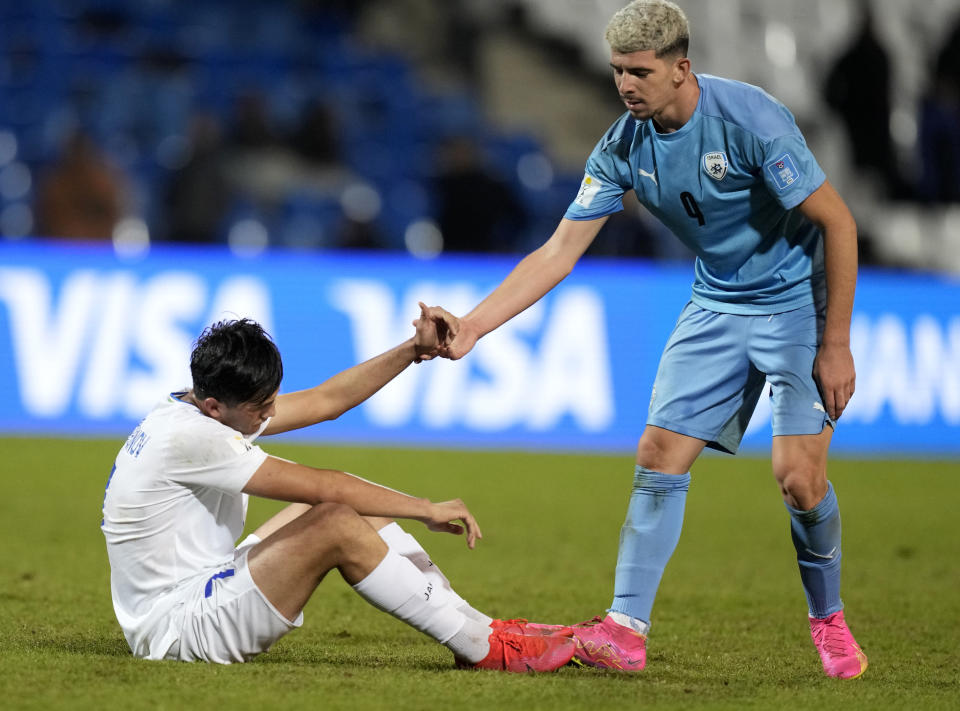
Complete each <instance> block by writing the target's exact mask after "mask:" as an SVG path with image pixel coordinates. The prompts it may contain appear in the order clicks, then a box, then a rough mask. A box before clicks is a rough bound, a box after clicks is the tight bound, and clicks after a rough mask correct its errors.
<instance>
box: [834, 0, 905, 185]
mask: <svg viewBox="0 0 960 711" xmlns="http://www.w3.org/2000/svg"><path fill="white" fill-rule="evenodd" d="M860 11H861V23H860V30H859V32H858V34H857V36H856V38H855V39H854V41H853V44H852V45H851V46H850V47H849V48H848V49H847V51H846V52H844V53H843V55H841V56H840V58H839V59H837V61H836V63H835V64H834V65H833V68H832V69H831V70H830V72H829V74H828V75H827V80H826V86H825V94H826V101H827V104H829V105H830V107H831V108H833V109H834V110H835V111H837V113H839V114H840V116H841V118H842V119H843V122H844V125H845V126H846V129H847V136H848V138H849V140H850V147H851V149H852V152H853V156H852V158H853V164H854V165H855V166H856V167H857V168H860V169H865V170H867V171H869V172H870V173H872V174H873V175H874V177H876V178H877V179H878V180H879V181H880V185H881V186H882V187H883V189H884V190H885V192H886V194H887V195H896V194H898V193H900V192H902V191H901V189H900V188H899V187H898V186H899V184H900V182H901V181H899V179H898V170H897V165H896V160H895V154H894V150H893V141H892V139H891V136H890V113H891V110H890V59H889V55H888V52H887V50H886V49H885V48H884V47H883V46H882V45H881V44H880V41H879V40H878V39H877V35H876V32H875V29H874V22H873V12H872V10H871V9H870V3H869V0H861V3H860Z"/></svg>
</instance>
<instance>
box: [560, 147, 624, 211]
mask: <svg viewBox="0 0 960 711" xmlns="http://www.w3.org/2000/svg"><path fill="white" fill-rule="evenodd" d="M605 143H606V142H605V141H601V142H600V143H598V144H597V146H596V148H594V149H593V153H591V154H590V157H589V158H588V159H587V168H586V172H585V173H584V175H583V181H582V182H581V183H580V190H578V191H577V196H576V197H575V198H574V200H573V202H572V203H570V207H568V208H567V212H566V214H564V217H566V218H567V219H568V220H594V219H597V218H598V217H605V216H606V215H612V214H613V213H615V212H620V211H621V210H622V209H623V194H624V192H626V190H627V188H629V187H630V186H629V185H626V186H624V185H623V184H622V183H623V179H622V177H621V176H620V174H621V173H622V171H621V170H618V165H617V162H618V160H619V159H617V158H616V157H615V156H614V153H613V151H611V150H609V149H610V144H608V143H607V144H606V145H605ZM629 172H630V171H629V168H627V173H628V174H629Z"/></svg>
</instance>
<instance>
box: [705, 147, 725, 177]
mask: <svg viewBox="0 0 960 711" xmlns="http://www.w3.org/2000/svg"><path fill="white" fill-rule="evenodd" d="M703 169H704V170H705V171H707V175H709V176H710V177H711V178H713V179H714V180H723V176H725V175H726V174H727V154H726V153H724V152H723V151H714V152H713V153H704V154H703Z"/></svg>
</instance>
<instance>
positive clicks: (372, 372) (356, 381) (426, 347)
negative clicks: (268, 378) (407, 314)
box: [263, 304, 438, 435]
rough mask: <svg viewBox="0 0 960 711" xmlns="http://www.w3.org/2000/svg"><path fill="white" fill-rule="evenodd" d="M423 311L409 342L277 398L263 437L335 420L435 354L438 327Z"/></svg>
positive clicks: (423, 309) (421, 308)
mask: <svg viewBox="0 0 960 711" xmlns="http://www.w3.org/2000/svg"><path fill="white" fill-rule="evenodd" d="M426 308H427V307H426V306H425V305H424V304H420V318H419V319H417V320H416V321H414V325H415V326H416V329H417V330H416V334H415V335H414V336H413V337H412V338H410V339H409V340H407V341H404V342H403V343H401V344H400V345H398V346H396V347H395V348H391V349H390V350H389V351H387V352H386V353H381V354H380V355H378V356H376V357H374V358H371V359H370V360H368V361H364V362H363V363H360V364H359V365H355V366H353V367H352V368H348V369H347V370H344V371H342V372H340V373H337V374H336V375H334V376H333V377H332V378H330V379H329V380H326V381H324V382H323V383H321V384H320V385H317V386H316V387H314V388H310V389H309V390H298V391H297V392H293V393H286V394H284V395H280V396H278V397H277V400H276V414H274V416H273V418H272V419H271V420H270V424H269V425H267V428H266V429H265V430H264V431H263V434H265V435H271V434H277V433H279V432H289V431H290V430H296V429H300V428H301V427H308V426H310V425H315V424H317V423H318V422H324V421H326V420H335V419H336V418H338V417H340V415H342V414H343V413H345V412H347V411H348V410H350V409H352V408H354V407H356V406H357V405H359V404H360V403H361V402H363V401H364V400H366V399H368V398H369V397H370V396H371V395H373V394H374V393H375V392H377V391H378V390H380V388H382V387H383V386H384V385H386V384H387V383H389V382H390V381H391V380H393V379H394V378H395V377H397V376H398V375H400V373H402V372H403V371H404V370H406V369H407V366H409V365H410V364H411V363H413V362H416V361H419V360H428V359H430V358H432V357H433V356H434V355H436V353H437V344H438V338H437V324H436V322H435V321H434V320H433V319H432V318H427V317H426V316H425V313H426Z"/></svg>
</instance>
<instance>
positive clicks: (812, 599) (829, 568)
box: [787, 482, 843, 618]
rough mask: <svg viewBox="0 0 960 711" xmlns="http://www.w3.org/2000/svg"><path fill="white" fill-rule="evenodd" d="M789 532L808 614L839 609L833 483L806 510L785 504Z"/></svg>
mask: <svg viewBox="0 0 960 711" xmlns="http://www.w3.org/2000/svg"><path fill="white" fill-rule="evenodd" d="M787 511H789V512H790V532H791V534H792V537H793V545H794V547H795V548H796V549H797V563H798V564H799V565H800V581H801V582H802V583H803V592H804V593H805V594H806V596H807V605H808V606H809V607H810V616H811V617H821V618H822V617H827V616H828V615H832V614H833V613H834V612H838V611H840V610H842V609H843V601H842V600H841V599H840V509H839V507H838V506H837V495H836V494H834V493H833V484H831V483H830V482H827V494H826V496H824V497H823V501H821V502H820V503H819V504H817V505H816V506H814V507H813V508H812V509H810V510H809V511H799V510H798V509H795V508H793V507H791V506H787Z"/></svg>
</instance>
